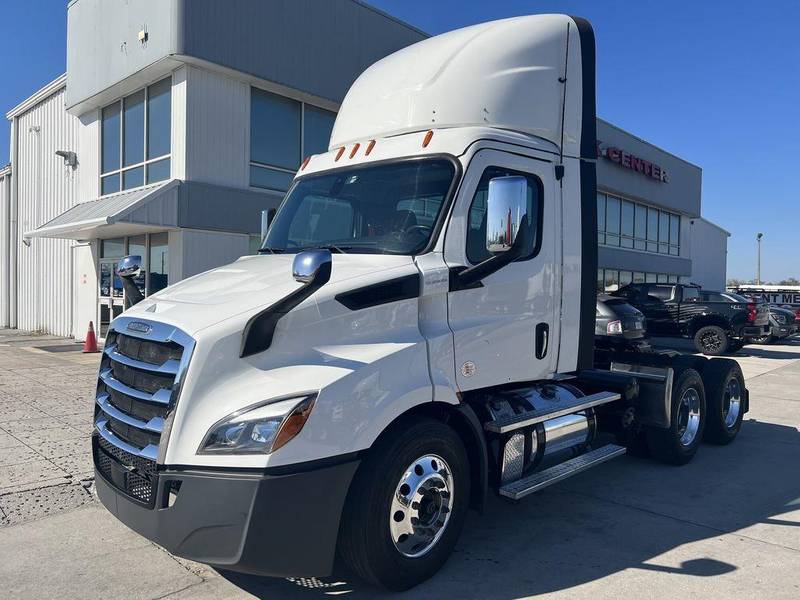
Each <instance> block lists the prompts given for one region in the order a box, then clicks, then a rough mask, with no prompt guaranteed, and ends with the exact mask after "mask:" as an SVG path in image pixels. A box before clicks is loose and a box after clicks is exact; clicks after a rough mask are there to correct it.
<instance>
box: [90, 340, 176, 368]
mask: <svg viewBox="0 0 800 600" xmlns="http://www.w3.org/2000/svg"><path fill="white" fill-rule="evenodd" d="M104 352H105V354H106V356H108V357H109V358H110V359H111V360H113V361H114V362H118V363H122V364H123V365H127V366H129V367H133V368H134V369H141V370H142V371H152V372H154V373H165V374H168V375H177V373H178V369H179V368H180V361H177V360H175V359H174V358H171V359H169V360H168V361H166V362H164V363H163V364H161V365H154V364H151V363H147V362H144V361H141V360H136V359H135V358H131V357H130V356H125V355H124V354H122V353H120V352H117V345H116V344H111V345H110V346H108V348H106V349H105V350H104Z"/></svg>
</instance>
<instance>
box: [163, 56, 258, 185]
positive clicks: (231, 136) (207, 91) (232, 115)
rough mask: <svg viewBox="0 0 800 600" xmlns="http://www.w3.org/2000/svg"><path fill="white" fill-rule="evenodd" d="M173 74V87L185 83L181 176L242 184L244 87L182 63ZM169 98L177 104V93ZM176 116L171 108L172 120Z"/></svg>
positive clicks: (246, 144)
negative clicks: (172, 97)
mask: <svg viewBox="0 0 800 600" xmlns="http://www.w3.org/2000/svg"><path fill="white" fill-rule="evenodd" d="M179 72H180V73H181V75H180V77H177V76H176V79H177V80H178V84H177V85H178V86H184V87H185V120H186V121H185V125H184V127H185V136H186V138H185V139H186V143H185V151H186V158H185V160H186V163H185V164H186V167H185V169H186V170H185V178H186V179H188V180H192V181H201V182H204V183H213V184H217V185H227V186H231V187H238V188H246V187H248V185H249V182H250V179H249V167H248V161H249V155H250V86H249V85H248V84H247V83H244V82H242V81H237V80H235V79H231V78H230V77H227V76H225V75H221V74H220V73H217V72H212V71H207V70H205V69H200V68H197V67H190V66H187V67H183V68H182V69H179ZM176 75H177V74H176ZM184 77H185V83H184V82H183V81H182V79H183V78H184ZM173 90H175V85H173ZM175 100H177V101H178V102H176V103H175V104H176V106H178V107H179V106H180V104H179V103H180V102H181V101H182V99H181V98H180V95H179V94H175ZM179 118H180V115H176V114H175V110H173V119H179ZM176 129H180V128H176ZM173 131H175V129H173ZM175 139H176V138H175V137H173V140H175ZM173 143H174V142H173Z"/></svg>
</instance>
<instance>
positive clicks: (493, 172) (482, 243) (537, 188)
mask: <svg viewBox="0 0 800 600" xmlns="http://www.w3.org/2000/svg"><path fill="white" fill-rule="evenodd" d="M509 175H516V176H521V177H524V178H525V179H526V180H527V182H528V217H529V219H528V246H529V248H528V252H526V253H525V255H524V257H525V258H524V259H522V260H525V259H528V258H532V257H533V256H535V254H536V253H537V252H538V248H539V245H540V244H539V241H540V238H541V222H540V221H541V213H542V183H541V181H540V180H539V178H538V177H536V176H534V175H530V174H528V173H520V172H519V171H512V170H510V169H503V168H501V167H488V168H487V169H486V170H485V171H484V172H483V175H481V180H480V181H479V182H478V187H477V188H476V190H475V195H474V196H473V198H472V204H470V207H469V219H468V223H467V259H468V260H469V262H470V263H472V264H478V263H480V262H483V261H484V260H486V259H487V258H491V256H492V254H491V253H490V252H489V251H488V250H487V249H486V197H487V195H488V191H489V181H490V180H492V179H493V178H495V177H506V176H509Z"/></svg>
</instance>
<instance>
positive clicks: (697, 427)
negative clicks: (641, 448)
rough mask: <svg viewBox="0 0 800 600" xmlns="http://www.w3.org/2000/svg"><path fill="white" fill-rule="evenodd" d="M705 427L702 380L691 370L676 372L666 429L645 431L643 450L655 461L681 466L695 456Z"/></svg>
mask: <svg viewBox="0 0 800 600" xmlns="http://www.w3.org/2000/svg"><path fill="white" fill-rule="evenodd" d="M705 424H706V396H705V390H704V387H703V380H702V379H701V378H700V374H699V373H698V372H697V371H695V370H694V369H680V368H679V369H676V371H675V378H674V381H673V384H672V407H671V423H670V427H669V429H659V428H649V429H648V430H647V446H648V447H649V448H650V453H651V455H652V456H653V457H654V458H656V459H657V460H659V461H661V462H664V463H667V464H671V465H685V464H686V463H688V462H689V461H690V460H692V458H694V455H695V454H696V453H697V449H698V447H699V446H700V442H701V441H702V439H703V429H704V427H705Z"/></svg>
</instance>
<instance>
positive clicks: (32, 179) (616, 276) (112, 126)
mask: <svg viewBox="0 0 800 600" xmlns="http://www.w3.org/2000/svg"><path fill="white" fill-rule="evenodd" d="M67 11H68V13H67V14H68V19H67V73H66V74H65V75H63V76H62V77H59V78H57V79H56V80H55V81H52V82H51V83H49V84H47V85H46V86H44V87H43V88H42V89H41V90H39V91H38V92H36V93H35V94H34V95H32V96H31V97H30V98H27V99H26V100H24V101H22V102H21V103H20V104H18V105H17V106H16V107H13V108H12V109H11V110H9V111H8V112H7V114H6V118H8V119H9V120H10V121H11V140H10V144H11V145H10V149H11V152H10V155H11V164H10V165H9V166H7V167H4V168H0V320H2V322H1V323H0V325H2V326H6V327H18V328H21V329H27V330H40V331H44V332H48V333H53V334H56V335H67V336H74V337H76V338H77V339H83V337H84V335H85V332H86V329H87V325H88V323H89V321H93V322H94V323H95V324H96V325H98V326H99V328H100V333H101V335H102V333H103V332H104V331H105V328H106V327H107V325H108V323H109V321H110V319H112V318H113V317H114V316H116V315H118V314H119V313H120V312H121V311H122V302H123V298H122V295H123V292H122V286H121V282H120V281H119V278H117V277H115V275H114V273H115V266H116V263H117V261H118V260H119V259H120V258H121V257H122V256H124V255H125V254H140V255H142V257H143V259H144V276H143V277H142V278H141V280H140V282H139V284H140V286H141V288H142V291H143V292H144V293H145V294H151V293H155V292H156V291H158V290H160V289H162V288H163V287H165V286H166V285H168V284H171V283H174V282H176V281H178V280H180V279H183V278H186V277H189V276H191V275H194V274H196V273H199V272H202V271H204V270H207V269H209V268H212V267H215V266H219V265H222V264H225V263H228V262H231V261H232V260H235V259H236V258H237V257H239V256H241V255H245V254H251V253H254V252H255V251H256V249H257V248H258V246H259V244H260V235H259V234H260V229H261V213H262V211H263V210H265V209H269V208H273V207H275V206H277V204H278V203H279V202H280V199H281V197H282V195H283V193H284V192H285V191H286V189H287V188H288V185H289V182H290V181H291V179H292V177H293V174H294V172H295V171H296V170H297V168H298V167H299V165H300V162H301V161H302V159H303V157H304V156H307V155H309V154H313V153H316V152H322V151H324V150H326V149H327V145H328V139H329V136H330V132H331V128H332V125H333V121H334V118H335V114H336V111H337V109H338V107H339V103H340V102H341V100H342V99H343V97H344V95H345V93H346V91H347V89H348V87H349V85H350V84H351V83H352V81H353V80H354V79H355V78H356V77H357V76H358V74H359V73H360V72H361V71H363V70H364V69H365V68H366V67H367V66H369V65H370V64H371V63H373V62H375V61H376V60H378V59H380V58H382V57H383V56H386V55H387V54H390V53H392V52H394V51H395V50H398V49H400V48H402V47H405V46H407V45H409V44H412V43H414V42H417V41H420V40H422V39H424V38H425V37H426V34H425V33H424V32H421V31H419V30H417V29H415V28H413V27H411V26H409V25H407V24H405V23H402V22H400V21H398V20H397V19H394V18H393V17H391V16H390V15H387V14H385V13H383V12H380V11H377V10H376V9H374V8H372V7H370V6H368V5H367V4H365V3H363V2H360V1H357V0H328V1H327V2H315V1H313V0H278V1H274V2H251V3H242V2H236V3H227V2H214V1H213V0H193V1H192V2H182V1H180V0H129V1H127V2H122V1H117V0H112V1H109V0H73V1H72V2H70V3H69V5H68V8H67ZM597 127H598V140H599V143H598V148H597V175H598V196H597V200H598V244H599V266H600V269H599V270H598V288H599V289H614V288H615V287H616V286H619V285H624V284H625V283H628V282H631V281H663V282H670V281H674V282H677V281H693V282H696V283H700V284H702V285H703V286H704V287H708V288H711V289H722V288H723V287H724V285H725V264H726V253H727V238H728V236H729V234H728V233H727V232H726V231H725V230H723V229H721V228H719V227H718V226H716V225H714V224H713V223H710V222H708V221H706V220H705V219H703V218H702V217H701V176H702V172H701V169H700V168H699V167H698V166H695V165H693V164H691V163H688V162H687V161H685V160H683V159H681V158H679V157H676V156H674V155H672V154H670V153H668V152H666V151H664V150H661V149H659V148H658V147H656V146H654V145H652V144H650V143H648V142H646V141H644V140H642V139H640V138H638V137H636V136H634V135H631V134H630V133H627V132H625V131H623V130H621V129H619V128H618V127H615V126H614V125H612V124H610V123H607V122H605V121H602V120H598V124H597Z"/></svg>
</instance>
